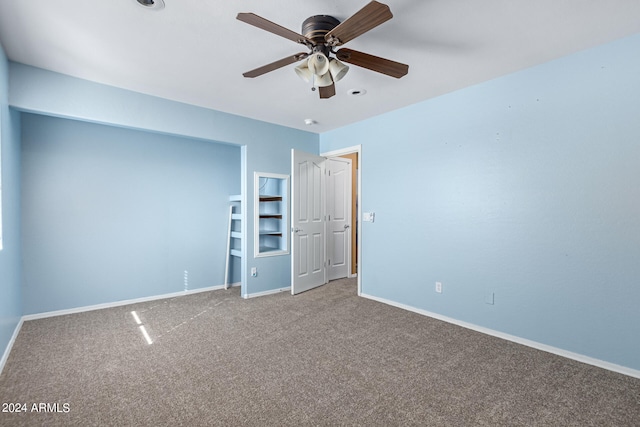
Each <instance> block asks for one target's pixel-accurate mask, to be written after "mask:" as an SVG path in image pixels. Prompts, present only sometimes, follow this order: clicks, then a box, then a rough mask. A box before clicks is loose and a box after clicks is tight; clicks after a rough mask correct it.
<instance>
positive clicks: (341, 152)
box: [320, 144, 363, 296]
mask: <svg viewBox="0 0 640 427" xmlns="http://www.w3.org/2000/svg"><path fill="white" fill-rule="evenodd" d="M352 153H357V154H358V199H357V200H358V212H357V213H356V218H357V221H356V227H357V236H358V253H357V258H358V296H360V295H361V294H362V163H363V162H362V145H361V144H358V145H354V146H351V147H346V148H341V149H339V150H332V151H326V152H324V153H320V155H321V156H323V157H339V156H342V155H344V154H352Z"/></svg>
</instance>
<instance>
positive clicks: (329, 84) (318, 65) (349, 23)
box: [138, 0, 409, 99]
mask: <svg viewBox="0 0 640 427" xmlns="http://www.w3.org/2000/svg"><path fill="white" fill-rule="evenodd" d="M138 1H145V0H138ZM156 1H157V0H156ZM392 17H393V15H392V14H391V10H390V9H389V6H387V5H385V4H382V3H379V2H377V1H372V2H370V3H369V4H367V5H366V6H364V7H363V8H362V9H360V10H359V11H358V12H356V13H355V14H354V15H352V16H351V17H349V18H347V19H346V20H345V21H344V22H342V23H341V22H340V21H339V20H337V19H336V18H334V17H333V16H329V15H315V16H311V17H309V18H307V19H305V20H304V22H303V23H302V33H303V34H304V35H303V34H298V33H296V32H295V31H291V30H289V29H287V28H284V27H282V26H280V25H278V24H276V23H274V22H271V21H268V20H266V19H265V18H262V17H260V16H258V15H256V14H254V13H239V14H238V16H237V17H236V18H237V19H238V20H240V21H243V22H245V23H247V24H250V25H253V26H255V27H258V28H260V29H263V30H265V31H269V32H270V33H273V34H276V35H279V36H281V37H284V38H287V39H289V40H292V41H294V42H296V43H300V44H303V45H305V46H306V47H307V48H308V49H309V52H308V53H304V52H302V53H298V54H295V55H292V56H289V57H286V58H283V59H280V60H278V61H275V62H272V63H270V64H267V65H264V66H262V67H259V68H256V69H255V70H251V71H247V72H246V73H244V74H243V75H244V76H245V77H249V78H253V77H258V76H261V75H262V74H266V73H268V72H270V71H274V70H277V69H279V68H282V67H284V66H286V65H289V64H293V63H295V62H298V61H302V60H303V59H306V61H304V62H303V63H302V64H300V65H298V66H297V67H295V71H296V74H298V76H299V77H300V78H301V79H303V80H304V81H306V82H307V83H312V85H313V87H312V88H311V89H312V90H316V88H319V89H320V90H319V93H320V98H323V99H326V98H331V97H332V96H334V95H335V93H336V91H335V82H337V81H339V80H340V79H342V78H343V77H344V76H345V75H346V74H347V72H348V71H349V67H348V66H347V65H345V64H343V63H342V62H341V61H344V62H346V63H349V64H352V65H357V66H359V67H363V68H367V69H369V70H371V71H376V72H378V73H382V74H386V75H388V76H391V77H395V78H400V77H402V76H404V75H406V74H407V73H408V72H409V66H408V65H406V64H402V63H399V62H395V61H391V60H389V59H385V58H380V57H377V56H373V55H369V54H367V53H363V52H358V51H355V50H352V49H345V48H342V49H339V50H337V51H336V50H334V49H335V48H336V47H337V46H341V45H343V44H344V43H346V42H348V41H350V40H353V39H355V38H356V37H358V36H360V35H362V34H364V33H366V32H367V31H369V30H371V29H373V28H375V27H377V26H378V25H380V24H382V23H384V22H386V21H388V20H389V19H391V18H392ZM331 54H334V55H335V56H336V57H335V58H333V57H331Z"/></svg>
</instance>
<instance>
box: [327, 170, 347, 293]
mask: <svg viewBox="0 0 640 427" xmlns="http://www.w3.org/2000/svg"><path fill="white" fill-rule="evenodd" d="M326 164H327V166H326V167H327V275H328V276H329V280H335V279H341V278H343V277H347V276H349V274H350V271H349V267H350V266H351V229H350V228H351V160H350V159H343V158H338V157H335V158H329V159H327V162H326Z"/></svg>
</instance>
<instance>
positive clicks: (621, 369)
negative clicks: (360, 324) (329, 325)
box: [360, 293, 640, 379]
mask: <svg viewBox="0 0 640 427" xmlns="http://www.w3.org/2000/svg"><path fill="white" fill-rule="evenodd" d="M360 296H361V297H363V298H367V299H370V300H373V301H377V302H380V303H382V304H387V305H390V306H393V307H396V308H400V309H403V310H407V311H411V312H413V313H417V314H421V315H423V316H427V317H431V318H433V319H436V320H441V321H443V322H447V323H451V324H453V325H457V326H461V327H463V328H466V329H470V330H473V331H476V332H480V333H482V334H486V335H491V336H493V337H496V338H501V339H503V340H507V341H511V342H514V343H516V344H522V345H524V346H527V347H531V348H534V349H536V350H541V351H545V352H547V353H552V354H555V355H556V356H561V357H566V358H567V359H572V360H575V361H578V362H582V363H586V364H587V365H592V366H595V367H598V368H602V369H606V370H608V371H613V372H616V373H619V374H623V375H627V376H630V377H634V378H639V379H640V370H637V369H633V368H629V367H626V366H622V365H617V364H615V363H611V362H607V361H604V360H600V359H596V358H593V357H590V356H585V355H584V354H580V353H574V352H572V351H569V350H564V349H561V348H558V347H553V346H550V345H547V344H543V343H540V342H537V341H533V340H529V339H526V338H521V337H518V336H516V335H510V334H507V333H504V332H500V331H496V330H494V329H490V328H486V327H484V326H478V325H475V324H473V323H468V322H464V321H462V320H457V319H454V318H452V317H448V316H443V315H441V314H437V313H433V312H430V311H427V310H423V309H420V308H416V307H413V306H410V305H406V304H402V303H399V302H395V301H392V300H388V299H386V298H380V297H376V296H373V295H369V294H365V293H362V294H361V295H360Z"/></svg>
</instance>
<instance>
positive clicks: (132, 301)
mask: <svg viewBox="0 0 640 427" xmlns="http://www.w3.org/2000/svg"><path fill="white" fill-rule="evenodd" d="M229 286H230V287H233V286H240V284H239V283H232V284H231V285H229ZM220 289H224V285H217V286H209V287H206V288H198V289H191V290H188V291H179V292H172V293H168V294H161V295H154V296H150V297H142V298H133V299H128V300H122V301H114V302H107V303H103V304H95V305H86V306H82V307H76V308H69V309H64V310H55V311H46V312H42V313H35V314H26V315H24V316H22V320H24V321H27V320H37V319H46V318H48V317H56V316H64V315H67V314H76V313H84V312H85V311H93V310H102V309H103V308H111V307H120V306H123V305H129V304H137V303H140V302H147V301H154V300H159V299H166V298H175V297H180V296H185V295H192V294H197V293H200V292H209V291H217V290H220Z"/></svg>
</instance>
